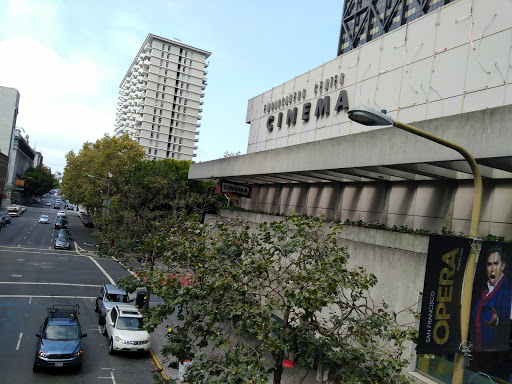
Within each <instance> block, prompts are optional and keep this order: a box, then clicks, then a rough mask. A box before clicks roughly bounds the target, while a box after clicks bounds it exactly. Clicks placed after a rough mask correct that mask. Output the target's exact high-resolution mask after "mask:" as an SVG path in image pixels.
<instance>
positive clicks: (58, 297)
mask: <svg viewBox="0 0 512 384" xmlns="http://www.w3.org/2000/svg"><path fill="white" fill-rule="evenodd" d="M0 297H6V298H9V297H10V298H18V297H25V298H26V297H35V298H42V299H48V298H49V299H95V298H96V296H56V295H48V296H43V295H41V296H36V295H0Z"/></svg>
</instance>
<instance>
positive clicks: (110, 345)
mask: <svg viewBox="0 0 512 384" xmlns="http://www.w3.org/2000/svg"><path fill="white" fill-rule="evenodd" d="M108 353H109V354H111V355H113V354H114V353H115V351H114V340H112V339H110V343H109V345H108Z"/></svg>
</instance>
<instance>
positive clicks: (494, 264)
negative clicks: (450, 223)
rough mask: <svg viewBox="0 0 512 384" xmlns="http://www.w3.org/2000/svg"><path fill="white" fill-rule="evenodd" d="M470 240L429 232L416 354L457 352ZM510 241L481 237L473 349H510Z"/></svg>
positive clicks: (471, 334) (473, 304) (472, 318)
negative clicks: (463, 283)
mask: <svg viewBox="0 0 512 384" xmlns="http://www.w3.org/2000/svg"><path fill="white" fill-rule="evenodd" d="M471 242H472V240H471V239H468V238H462V237H451V236H441V235H431V236H430V241H429V247H428V255H427V268H426V272H425V283H424V287H423V300H422V306H421V318H420V329H419V337H418V346H417V352H418V354H425V353H438V354H439V353H451V352H456V351H459V350H460V348H459V346H460V343H461V335H460V320H461V319H460V309H461V295H462V282H463V278H464V270H465V268H466V263H467V260H468V257H469V252H470V250H471ZM510 257H512V244H510V243H503V242H498V241H483V242H482V243H481V250H480V254H479V257H478V265H477V269H476V273H475V279H474V283H473V297H472V302H471V315H470V324H469V341H470V342H471V350H472V351H475V352H482V351H508V350H509V343H510V340H509V338H510V325H511V324H512V323H511V302H512V289H511V287H510V278H511V277H512V273H511V268H510V267H511V265H510V261H509V260H510Z"/></svg>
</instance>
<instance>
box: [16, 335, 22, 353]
mask: <svg viewBox="0 0 512 384" xmlns="http://www.w3.org/2000/svg"><path fill="white" fill-rule="evenodd" d="M22 337H23V332H21V333H20V337H19V339H18V345H17V346H16V350H18V349H20V343H21V338H22Z"/></svg>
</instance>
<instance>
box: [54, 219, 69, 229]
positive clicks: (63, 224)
mask: <svg viewBox="0 0 512 384" xmlns="http://www.w3.org/2000/svg"><path fill="white" fill-rule="evenodd" d="M67 227H68V220H67V219H65V218H63V217H59V218H58V219H57V220H56V221H55V229H65V228H67Z"/></svg>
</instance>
